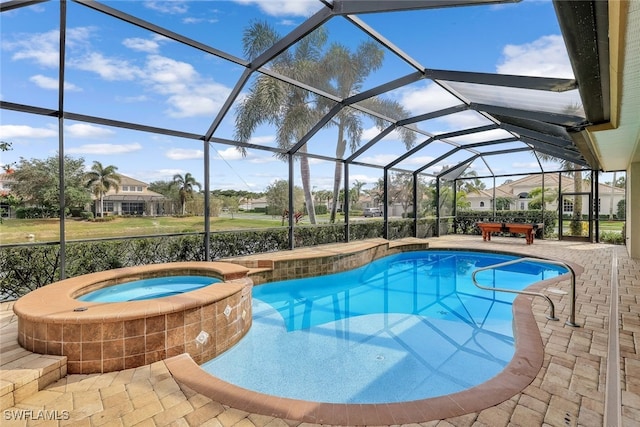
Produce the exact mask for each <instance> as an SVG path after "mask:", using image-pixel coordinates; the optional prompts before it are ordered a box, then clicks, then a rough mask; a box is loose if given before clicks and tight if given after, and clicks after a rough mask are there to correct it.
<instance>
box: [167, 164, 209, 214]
mask: <svg viewBox="0 0 640 427" xmlns="http://www.w3.org/2000/svg"><path fill="white" fill-rule="evenodd" d="M172 185H174V186H177V187H178V194H179V195H180V205H181V206H182V215H184V214H185V208H186V205H187V199H189V198H190V197H192V196H193V189H194V187H198V190H201V189H202V185H201V184H200V183H199V182H198V181H196V179H195V178H194V176H193V175H191V173H189V172H187V173H185V174H184V176H182V175H180V174H179V173H177V174H175V175H174V176H173V182H172Z"/></svg>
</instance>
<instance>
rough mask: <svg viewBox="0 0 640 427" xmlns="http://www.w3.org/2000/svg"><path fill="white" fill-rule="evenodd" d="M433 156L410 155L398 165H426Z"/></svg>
mask: <svg viewBox="0 0 640 427" xmlns="http://www.w3.org/2000/svg"><path fill="white" fill-rule="evenodd" d="M433 159H434V157H432V156H410V157H409V158H407V159H405V160H404V161H402V162H400V167H401V166H402V165H419V166H422V165H426V164H427V163H429V162H432V161H433Z"/></svg>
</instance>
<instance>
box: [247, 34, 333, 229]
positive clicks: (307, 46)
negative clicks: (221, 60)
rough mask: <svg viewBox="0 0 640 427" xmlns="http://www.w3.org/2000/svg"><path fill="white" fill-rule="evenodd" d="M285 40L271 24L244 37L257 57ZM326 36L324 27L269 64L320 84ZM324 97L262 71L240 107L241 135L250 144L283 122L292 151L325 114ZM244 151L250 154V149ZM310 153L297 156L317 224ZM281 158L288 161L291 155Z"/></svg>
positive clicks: (283, 139)
mask: <svg viewBox="0 0 640 427" xmlns="http://www.w3.org/2000/svg"><path fill="white" fill-rule="evenodd" d="M279 39H280V36H279V34H278V33H277V32H276V31H275V29H274V28H273V27H271V26H270V25H269V24H268V23H266V22H254V23H252V24H251V25H250V26H249V27H248V28H247V29H246V30H245V31H244V35H243V38H242V44H243V49H244V53H245V56H246V57H247V58H248V59H249V60H253V59H255V58H256V57H257V56H258V55H260V54H261V53H262V52H264V51H265V50H266V49H267V48H269V47H271V46H273V44H274V43H275V42H276V41H278V40H279ZM326 40H327V35H326V32H325V31H324V29H323V28H322V27H320V28H319V29H317V30H315V31H314V32H312V33H311V34H309V35H308V36H307V37H305V38H303V39H302V40H300V41H299V42H298V43H297V44H296V46H295V48H293V49H290V50H287V51H285V52H283V53H281V54H280V55H278V56H277V57H276V58H274V59H273V60H272V61H271V62H270V63H269V66H270V68H271V69H272V70H273V71H275V72H277V73H279V74H282V75H285V76H288V77H291V78H294V79H296V80H298V81H302V82H307V83H309V82H317V79H318V78H320V76H323V75H324V74H323V73H321V72H320V69H319V66H320V64H321V53H322V48H323V46H324V44H325V42H326ZM318 99H319V96H317V95H315V94H313V93H311V92H309V91H307V90H305V89H302V88H300V87H297V86H294V85H291V84H289V83H286V82H284V81H281V80H277V79H274V78H272V77H269V76H267V75H260V76H259V77H257V78H256V79H255V80H254V82H253V84H252V86H251V88H250V89H249V93H248V94H247V96H246V97H245V98H244V100H243V101H242V102H241V104H240V106H239V108H238V110H237V115H236V123H235V138H236V139H237V140H239V141H243V142H246V141H248V140H249V138H251V135H252V134H253V132H254V130H255V129H256V128H257V127H258V126H259V125H261V124H264V123H270V124H274V125H278V130H277V135H276V140H277V143H278V146H279V147H280V148H281V149H283V150H290V149H291V147H292V146H293V145H294V144H296V143H297V142H298V141H300V139H302V137H303V136H304V135H306V134H307V133H308V132H309V130H311V128H312V126H313V125H315V124H316V123H317V122H318V120H319V119H320V117H321V116H322V115H324V111H323V106H321V105H320V104H319V103H318ZM238 149H239V150H240V151H241V152H242V153H243V154H246V150H245V148H244V147H238ZM306 152H307V148H306V145H303V146H302V147H300V150H299V151H298V153H299V154H300V155H299V156H297V160H298V161H299V162H300V177H301V180H302V187H303V191H304V197H305V204H306V206H307V211H308V212H309V222H310V223H311V224H315V223H316V218H315V209H314V207H313V196H312V194H311V185H310V184H311V172H310V167H309V159H308V158H307V156H306V155H305V154H306ZM279 157H280V158H281V159H282V160H287V157H288V156H286V155H283V156H279Z"/></svg>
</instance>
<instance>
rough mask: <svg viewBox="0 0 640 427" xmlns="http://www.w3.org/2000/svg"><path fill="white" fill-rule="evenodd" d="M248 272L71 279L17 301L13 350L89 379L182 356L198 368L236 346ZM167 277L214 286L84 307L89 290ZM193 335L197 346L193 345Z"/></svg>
mask: <svg viewBox="0 0 640 427" xmlns="http://www.w3.org/2000/svg"><path fill="white" fill-rule="evenodd" d="M248 272H249V269H248V268H246V267H243V266H240V265H236V264H231V263H223V262H176V263H166V264H153V265H145V266H136V267H126V268H119V269H113V270H108V271H102V272H98V273H91V274H86V275H82V276H77V277H72V278H69V279H65V280H61V281H59V282H56V283H52V284H50V285H47V286H44V287H42V288H39V289H36V290H34V291H32V292H30V293H28V294H26V295H25V296H23V297H21V298H20V299H18V300H17V301H16V302H15V304H14V306H13V310H14V313H15V314H16V316H17V318H18V343H19V344H20V345H21V346H22V347H23V348H25V349H26V350H29V351H32V352H34V353H40V354H49V355H56V356H66V357H67V371H68V372H69V373H73V374H91V373H102V372H112V371H119V370H124V369H129V368H135V367H139V366H144V365H148V364H151V363H154V362H157V361H160V360H163V359H165V358H167V357H172V356H175V355H178V354H183V353H188V354H190V355H191V357H193V358H194V359H195V360H197V361H206V360H209V359H211V358H212V357H215V356H217V355H218V354H220V353H222V352H224V351H226V350H227V349H228V348H229V347H231V346H233V345H234V344H235V343H237V342H238V341H239V340H240V339H241V338H242V337H243V336H244V335H245V334H246V333H247V332H248V330H249V328H250V327H251V323H252V311H251V288H252V286H253V282H252V281H251V279H250V278H248V276H247V274H248ZM172 275H173V276H175V275H203V276H210V277H212V278H216V279H220V280H222V282H216V283H215V284H214V285H212V286H206V287H203V288H200V289H197V290H193V291H190V292H185V293H182V294H178V295H173V296H168V297H164V298H157V299H149V300H141V301H126V302H102V303H101V302H90V301H79V300H77V299H76V298H77V297H78V296H79V295H83V294H85V293H87V292H89V291H91V290H95V289H99V288H101V287H106V286H110V285H115V284H119V283H123V282H128V281H132V280H139V279H146V278H153V277H163V276H172ZM201 332H205V334H204V335H203V336H204V337H205V339H203V340H202V342H198V341H196V337H198V335H199V334H200V333H201Z"/></svg>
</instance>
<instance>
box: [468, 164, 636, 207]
mask: <svg viewBox="0 0 640 427" xmlns="http://www.w3.org/2000/svg"><path fill="white" fill-rule="evenodd" d="M543 177H544V188H545V193H547V194H551V193H552V192H553V194H557V193H558V190H559V186H560V182H559V180H560V175H559V174H557V173H551V174H544V175H542V174H535V175H528V176H526V177H524V178H520V179H518V180H515V181H510V182H506V183H504V184H502V185H500V186H498V187H496V188H495V198H496V199H500V198H503V199H505V200H509V209H508V210H520V211H522V210H528V209H529V203H530V202H531V201H532V200H533V198H532V197H530V193H531V191H532V190H534V189H536V188H542V184H543V181H542V180H543ZM561 182H562V190H561V191H562V193H563V194H567V193H574V192H576V189H575V187H574V180H573V178H572V177H569V176H566V175H563V176H562V178H561ZM590 191H591V182H590V181H587V180H584V181H583V183H582V189H578V192H590ZM598 192H599V194H598V195H599V200H598V201H597V206H598V214H599V215H608V214H609V213H610V211H613V213H614V214H615V213H616V211H617V207H618V203H619V202H620V200H623V199H624V198H625V190H624V188H619V187H613V186H611V185H608V184H602V183H599V185H598ZM466 198H467V201H468V202H470V204H471V206H470V208H471V209H473V210H492V209H493V198H494V189H493V188H490V189H486V190H476V191H474V192H471V193H469V194H467V196H466ZM612 202H613V203H612ZM573 203H574V202H573V197H565V198H563V209H562V211H563V213H565V214H571V213H573ZM557 209H558V200H557V199H556V200H554V201H553V202H549V203H545V210H557ZM582 213H583V215H588V213H589V205H588V203H583V204H582Z"/></svg>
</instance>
